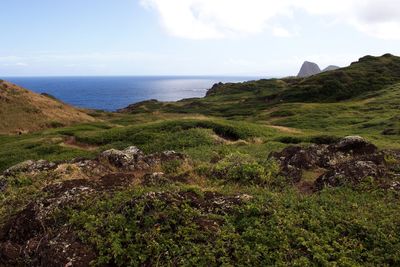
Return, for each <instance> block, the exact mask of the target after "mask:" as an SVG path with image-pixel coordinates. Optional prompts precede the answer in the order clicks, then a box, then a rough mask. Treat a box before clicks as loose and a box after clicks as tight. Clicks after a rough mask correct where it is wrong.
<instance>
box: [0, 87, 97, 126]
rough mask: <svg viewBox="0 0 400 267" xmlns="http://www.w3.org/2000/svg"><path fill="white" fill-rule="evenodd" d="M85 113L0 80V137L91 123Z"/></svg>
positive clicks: (89, 117) (91, 120) (92, 119)
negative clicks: (8, 134)
mask: <svg viewBox="0 0 400 267" xmlns="http://www.w3.org/2000/svg"><path fill="white" fill-rule="evenodd" d="M93 121H95V119H94V118H93V117H91V116H89V115H88V114H87V113H86V112H85V111H83V110H80V109H77V108H74V107H72V106H69V105H67V104H65V103H62V102H61V101H59V100H57V99H54V98H53V97H51V96H49V95H46V94H43V95H39V94H36V93H33V92H32V91H29V90H27V89H24V88H22V87H20V86H17V85H15V84H12V83H10V82H7V81H2V80H0V134H5V133H26V132H31V131H37V130H40V129H45V128H52V127H60V126H67V125H71V124H73V123H82V122H93Z"/></svg>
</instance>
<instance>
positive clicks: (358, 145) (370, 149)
mask: <svg viewBox="0 0 400 267" xmlns="http://www.w3.org/2000/svg"><path fill="white" fill-rule="evenodd" d="M333 150H337V151H342V152H346V153H356V154H372V153H376V152H377V151H378V148H377V147H376V146H375V145H373V144H371V143H369V142H368V141H367V140H365V139H364V138H363V137H361V136H346V137H344V138H343V139H341V140H340V141H339V142H338V143H337V144H335V145H334V146H333Z"/></svg>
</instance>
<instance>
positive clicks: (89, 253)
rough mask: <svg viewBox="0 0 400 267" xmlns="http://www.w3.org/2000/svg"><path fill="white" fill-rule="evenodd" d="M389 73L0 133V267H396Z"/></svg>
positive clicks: (394, 95)
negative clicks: (12, 132) (19, 132)
mask: <svg viewBox="0 0 400 267" xmlns="http://www.w3.org/2000/svg"><path fill="white" fill-rule="evenodd" d="M399 67H400V58H398V57H395V56H392V55H384V56H382V57H371V56H367V57H364V58H362V59H360V60H359V61H358V62H356V63H353V64H352V65H351V66H349V67H347V68H342V69H338V70H334V71H330V72H326V73H321V74H319V75H315V76H312V77H310V78H305V79H298V78H284V79H268V80H267V79H264V80H259V81H250V82H245V83H235V84H234V83H229V84H216V85H214V86H213V88H211V89H210V90H209V91H208V93H207V96H205V97H204V98H196V99H186V100H181V101H177V102H159V101H157V100H148V101H145V102H142V103H137V104H133V105H131V106H129V107H127V108H126V109H123V110H121V111H120V112H115V113H109V112H102V111H92V112H91V118H96V119H93V121H89V122H88V121H85V120H83V121H82V122H81V123H80V124H73V125H70V126H61V125H58V127H57V128H47V129H44V130H43V129H42V130H39V131H33V132H29V133H26V134H21V135H10V134H7V135H6V134H3V135H1V134H0V172H2V174H1V173H0V266H90V265H93V266H399V265H400V219H399V216H398V214H399V213H400V201H399V200H400V198H399V196H400V112H399V110H400V68H399ZM27 93H28V91H27ZM0 97H1V95H0ZM43 97H45V96H43ZM45 98H48V97H45ZM40 99H42V97H40ZM0 101H1V98H0ZM51 101H54V100H51ZM51 103H53V102H51ZM8 110H11V109H8ZM0 115H1V114H0ZM13 116H20V115H19V113H16V114H14V115H13ZM10 118H12V116H11V115H10ZM14 119H15V117H14ZM10 121H11V120H10ZM0 125H1V122H0ZM33 125H34V124H33ZM9 127H11V126H10V125H9ZM18 127H20V126H18ZM132 146H135V147H132ZM172 150H173V151H172ZM41 159H43V160H45V161H43V160H42V161H40V160H41ZM27 160H28V161H27ZM29 160H30V161H29ZM23 161H25V162H23ZM21 162H23V163H21ZM19 163H20V164H19ZM16 164H17V165H16ZM12 166H13V167H12ZM10 167H11V168H10ZM71 264H72V265H71Z"/></svg>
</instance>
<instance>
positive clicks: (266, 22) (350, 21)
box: [141, 0, 400, 39]
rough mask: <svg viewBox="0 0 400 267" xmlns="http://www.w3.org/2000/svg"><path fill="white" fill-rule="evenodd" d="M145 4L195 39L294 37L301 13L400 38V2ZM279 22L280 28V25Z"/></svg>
mask: <svg viewBox="0 0 400 267" xmlns="http://www.w3.org/2000/svg"><path fill="white" fill-rule="evenodd" d="M141 3H142V4H143V5H144V6H145V7H147V8H152V9H155V10H156V11H157V13H158V14H159V16H160V20H161V22H162V24H163V26H164V27H165V28H166V29H167V31H168V32H169V33H170V34H172V35H174V36H177V37H182V38H189V39H210V38H211V39H216V38H225V37H232V36H241V35H248V34H256V33H260V32H263V31H269V32H270V33H271V34H273V35H276V36H280V37H288V36H291V35H293V33H292V32H291V31H290V30H289V29H292V28H293V27H294V26H297V25H296V24H297V23H298V22H297V21H296V14H298V12H303V13H304V12H305V13H306V14H308V15H309V16H323V17H325V18H327V19H329V21H331V22H339V23H345V24H347V25H349V26H352V27H354V28H355V29H357V30H359V31H362V32H364V33H366V34H369V35H371V36H374V37H378V38H384V39H400V1H399V0H325V1H321V0H301V1H299V0H280V1H276V0H141ZM287 18H293V19H292V20H287ZM282 20H285V21H286V23H285V24H286V25H284V24H282ZM288 21H289V22H288ZM290 23H291V24H292V25H290ZM277 24H278V25H280V26H279V27H277V26H274V25H277ZM288 24H289V25H288Z"/></svg>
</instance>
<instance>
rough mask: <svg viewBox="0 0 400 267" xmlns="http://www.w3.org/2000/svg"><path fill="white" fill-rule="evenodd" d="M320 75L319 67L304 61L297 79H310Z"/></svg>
mask: <svg viewBox="0 0 400 267" xmlns="http://www.w3.org/2000/svg"><path fill="white" fill-rule="evenodd" d="M318 73H321V69H320V68H319V66H318V65H317V64H315V63H313V62H309V61H305V62H304V63H303V65H302V66H301V69H300V72H299V74H298V75H297V77H299V78H305V77H310V76H312V75H315V74H318Z"/></svg>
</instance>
